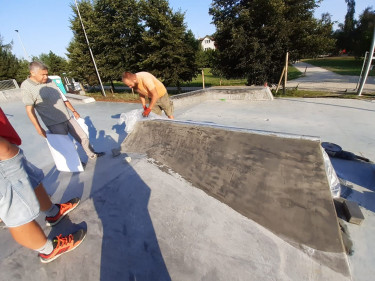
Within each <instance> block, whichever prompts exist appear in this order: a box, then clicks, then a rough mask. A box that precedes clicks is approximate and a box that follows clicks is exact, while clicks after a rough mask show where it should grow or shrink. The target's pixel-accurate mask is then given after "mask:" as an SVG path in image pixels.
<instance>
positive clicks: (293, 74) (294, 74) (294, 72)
mask: <svg viewBox="0 0 375 281" xmlns="http://www.w3.org/2000/svg"><path fill="white" fill-rule="evenodd" d="M280 75H281V73H280ZM302 75H303V73H302V72H301V71H299V70H298V69H297V68H295V67H294V66H292V65H289V66H288V81H289V80H293V79H297V78H299V77H301V76H302Z"/></svg>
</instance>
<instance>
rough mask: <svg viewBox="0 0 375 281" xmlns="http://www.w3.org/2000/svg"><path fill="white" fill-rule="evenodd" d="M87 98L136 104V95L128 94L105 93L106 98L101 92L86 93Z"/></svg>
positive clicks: (137, 98)
mask: <svg viewBox="0 0 375 281" xmlns="http://www.w3.org/2000/svg"><path fill="white" fill-rule="evenodd" d="M87 96H89V97H93V98H94V99H95V100H96V101H108V102H134V103H138V102H140V101H139V96H138V94H132V93H128V92H121V93H114V94H112V93H111V92H109V91H106V97H104V96H103V95H102V93H101V92H94V93H87Z"/></svg>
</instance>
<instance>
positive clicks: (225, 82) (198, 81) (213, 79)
mask: <svg viewBox="0 0 375 281" xmlns="http://www.w3.org/2000/svg"><path fill="white" fill-rule="evenodd" d="M203 71H204V84H205V87H214V86H245V85H246V82H247V81H246V79H244V78H243V79H225V78H223V77H219V76H215V75H213V74H212V73H211V68H204V69H203ZM280 75H281V73H280ZM300 76H302V73H301V72H300V71H298V70H297V69H296V68H295V67H293V66H292V65H290V66H289V67H288V80H293V79H297V78H298V77H300ZM202 81H203V79H202V72H200V73H199V74H198V76H197V77H196V78H194V79H193V80H192V81H190V82H185V83H182V84H181V87H202V85H203V82H202ZM113 84H114V86H115V87H116V86H120V87H123V86H124V84H123V83H122V82H120V81H115V82H114V83H113ZM104 85H106V86H109V85H110V84H109V83H104ZM171 87H173V86H171Z"/></svg>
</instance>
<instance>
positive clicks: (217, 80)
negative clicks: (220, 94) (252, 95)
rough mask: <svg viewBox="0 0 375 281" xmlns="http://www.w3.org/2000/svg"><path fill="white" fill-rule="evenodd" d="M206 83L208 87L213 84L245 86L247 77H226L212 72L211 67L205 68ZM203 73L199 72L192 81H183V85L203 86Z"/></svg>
mask: <svg viewBox="0 0 375 281" xmlns="http://www.w3.org/2000/svg"><path fill="white" fill-rule="evenodd" d="M203 71H204V84H205V86H206V87H213V86H244V85H246V79H225V78H221V77H219V76H215V75H213V74H212V73H211V68H204V69H203ZM202 81H203V79H202V73H199V74H198V76H197V77H196V78H194V79H193V80H192V81H191V82H186V83H183V84H182V85H181V86H182V87H202V83H203V82H202Z"/></svg>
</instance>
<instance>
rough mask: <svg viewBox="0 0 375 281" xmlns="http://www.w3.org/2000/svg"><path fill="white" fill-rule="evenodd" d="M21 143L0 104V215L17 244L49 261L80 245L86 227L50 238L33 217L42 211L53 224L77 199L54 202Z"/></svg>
mask: <svg viewBox="0 0 375 281" xmlns="http://www.w3.org/2000/svg"><path fill="white" fill-rule="evenodd" d="M20 144H21V139H20V137H19V136H18V134H17V132H16V131H15V130H14V128H13V127H12V125H11V124H10V123H9V121H8V119H7V118H6V116H5V114H4V113H3V111H2V110H1V108H0V219H1V220H2V221H3V223H4V224H5V225H6V227H7V228H8V229H9V231H10V233H11V235H12V236H13V238H14V240H15V241H16V242H17V243H18V244H20V245H22V246H24V247H26V248H29V249H32V250H35V251H37V252H38V256H39V258H40V261H41V262H42V263H48V262H51V261H53V260H55V259H56V258H58V257H59V256H61V255H62V254H64V253H67V252H69V251H71V250H73V249H75V248H76V247H77V246H78V245H80V244H81V243H82V241H83V239H84V238H85V236H86V230H85V229H80V230H78V231H77V232H75V233H73V234H69V235H68V236H65V237H63V236H62V235H61V234H60V235H59V236H56V237H55V238H54V239H52V240H50V239H47V237H46V235H45V234H44V232H43V230H42V228H41V227H40V225H39V224H38V223H37V222H36V221H35V219H36V218H37V217H38V216H39V213H40V211H42V212H43V213H44V214H45V215H46V218H45V220H46V224H47V225H48V226H55V225H56V224H58V223H59V222H60V221H61V219H62V218H64V217H65V216H66V215H67V214H68V213H69V212H71V211H72V210H74V209H75V208H76V207H77V206H78V204H79V202H80V199H79V198H73V199H71V200H70V201H68V202H66V203H63V204H53V203H52V202H51V200H50V198H49V196H48V194H47V192H46V190H45V189H44V186H43V184H42V179H43V177H44V174H43V172H42V171H41V170H40V169H38V168H37V167H35V166H34V165H33V164H31V163H30V162H29V161H27V159H26V158H25V156H24V155H23V152H22V150H21V149H20V148H19V147H18V145H20Z"/></svg>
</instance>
